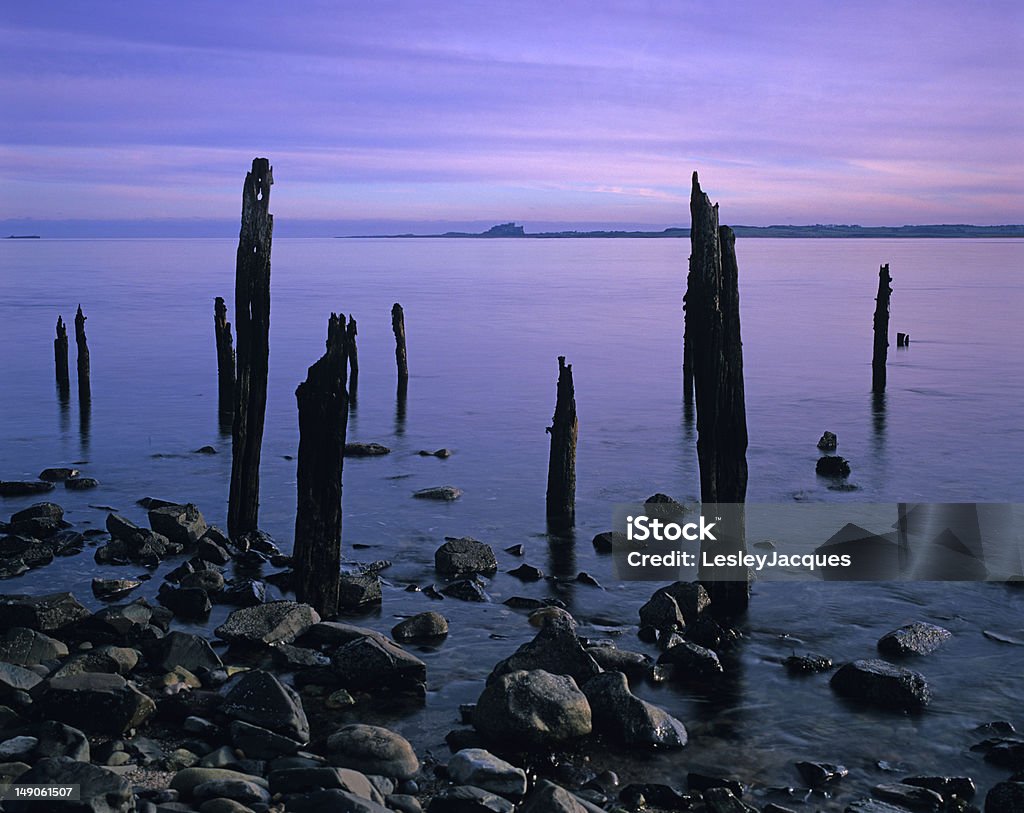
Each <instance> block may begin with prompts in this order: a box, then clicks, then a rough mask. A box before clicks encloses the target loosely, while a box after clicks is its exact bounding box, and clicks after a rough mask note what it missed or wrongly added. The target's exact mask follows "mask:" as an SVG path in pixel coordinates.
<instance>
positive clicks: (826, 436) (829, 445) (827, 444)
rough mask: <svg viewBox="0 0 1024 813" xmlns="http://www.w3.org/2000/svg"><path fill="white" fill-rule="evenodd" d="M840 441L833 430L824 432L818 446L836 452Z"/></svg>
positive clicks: (822, 449) (823, 449)
mask: <svg viewBox="0 0 1024 813" xmlns="http://www.w3.org/2000/svg"><path fill="white" fill-rule="evenodd" d="M837 445H838V441H837V439H836V436H835V434H834V433H833V432H824V433H823V434H822V436H821V437H820V438H819V439H818V448H819V449H821V451H823V452H834V451H835V450H836V446H837Z"/></svg>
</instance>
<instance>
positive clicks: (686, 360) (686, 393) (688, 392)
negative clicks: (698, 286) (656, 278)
mask: <svg viewBox="0 0 1024 813" xmlns="http://www.w3.org/2000/svg"><path fill="white" fill-rule="evenodd" d="M692 273H693V272H690V273H688V274H687V275H686V293H685V294H684V295H683V410H684V412H685V413H687V414H688V415H691V416H692V414H693V413H692V410H691V407H692V405H693V344H692V342H691V340H690V316H689V314H688V313H687V312H686V311H687V307H686V302H687V299H688V298H689V296H690V277H691V276H692ZM688 420H689V418H688Z"/></svg>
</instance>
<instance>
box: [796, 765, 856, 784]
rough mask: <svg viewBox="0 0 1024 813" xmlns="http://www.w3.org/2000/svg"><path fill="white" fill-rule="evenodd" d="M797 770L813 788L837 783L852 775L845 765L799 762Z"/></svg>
mask: <svg viewBox="0 0 1024 813" xmlns="http://www.w3.org/2000/svg"><path fill="white" fill-rule="evenodd" d="M796 769H797V771H799V773H800V776H801V777H802V778H803V780H804V782H806V783H807V784H808V785H810V786H811V787H812V788H816V787H820V786H821V785H826V784H828V783H829V782H835V781H837V780H839V779H842V778H843V777H844V776H847V775H848V774H849V773H850V772H849V770H847V768H846V766H845V765H835V764H833V763H831V762H798V763H796Z"/></svg>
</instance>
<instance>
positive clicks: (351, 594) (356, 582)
mask: <svg viewBox="0 0 1024 813" xmlns="http://www.w3.org/2000/svg"><path fill="white" fill-rule="evenodd" d="M382 598H383V594H382V593H381V589H380V576H378V575H377V574H376V573H341V574H339V576H338V609H339V610H361V609H363V608H364V607H368V606H370V605H371V604H380V602H381V599H382Z"/></svg>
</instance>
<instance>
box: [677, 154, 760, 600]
mask: <svg viewBox="0 0 1024 813" xmlns="http://www.w3.org/2000/svg"><path fill="white" fill-rule="evenodd" d="M690 219H691V224H690V269H689V277H688V279H689V284H688V291H687V301H686V318H687V331H688V333H689V335H690V339H691V346H692V353H693V355H692V358H693V381H694V393H695V396H696V405H697V461H698V464H699V466H700V495H701V503H702V509H701V510H702V512H703V513H704V515H705V516H707V515H708V514H709V513H712V512H713V513H714V515H715V516H721V517H722V518H723V522H721V523H719V526H718V528H719V534H718V537H719V538H718V541H717V542H713V543H709V545H711V546H713V552H714V553H726V554H729V553H740V554H743V553H745V552H746V541H745V531H746V529H745V517H744V512H743V506H742V503H744V502H745V501H746V497H747V416H746V404H745V401H744V395H743V348H742V343H741V341H740V301H739V279H738V277H739V267H738V266H737V263H736V235H735V234H733V231H732V229H730V228H729V227H728V226H721V227H719V225H718V205H717V204H715V205H714V206H712V205H711V201H710V200H709V199H708V196H707V195H706V194H704V192H702V191H701V188H700V183H699V181H698V179H697V173H696V172H694V173H693V190H692V193H691V196H690ZM709 521H710V520H709ZM700 575H701V579H702V580H703V581H705V588H706V589H707V590H708V593H709V594H710V596H711V606H712V609H713V610H714V611H715V613H716V615H719V616H721V617H731V616H735V615H738V614H740V613H742V612H744V611H745V610H746V608H747V603H748V600H749V594H750V578H749V573H748V571H747V568H745V567H736V568H732V569H729V570H727V571H723V570H722V569H721V568H716V571H715V574H714V576H713V577H712V574H710V573H709V572H707V571H706V569H704V568H702V569H701V574H700Z"/></svg>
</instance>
